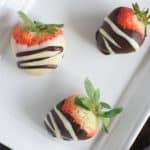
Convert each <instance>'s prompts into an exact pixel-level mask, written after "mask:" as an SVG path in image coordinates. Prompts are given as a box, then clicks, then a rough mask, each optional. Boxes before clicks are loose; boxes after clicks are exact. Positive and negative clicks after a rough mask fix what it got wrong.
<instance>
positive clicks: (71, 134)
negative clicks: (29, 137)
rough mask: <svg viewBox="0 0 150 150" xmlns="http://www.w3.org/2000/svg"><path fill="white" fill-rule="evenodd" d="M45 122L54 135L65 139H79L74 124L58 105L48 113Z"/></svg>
mask: <svg viewBox="0 0 150 150" xmlns="http://www.w3.org/2000/svg"><path fill="white" fill-rule="evenodd" d="M44 124H45V125H46V127H47V129H48V130H49V131H50V132H51V133H52V135H54V136H55V137H57V138H60V139H64V140H71V139H73V140H78V137H77V135H76V133H75V131H74V129H73V127H72V124H71V123H70V122H69V120H68V119H67V117H66V116H65V115H64V114H63V113H62V112H61V111H60V110H59V109H58V108H57V107H55V108H54V109H53V110H51V111H50V112H49V113H48V115H47V116H46V118H45V119H44Z"/></svg>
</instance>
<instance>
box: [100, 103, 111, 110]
mask: <svg viewBox="0 0 150 150" xmlns="http://www.w3.org/2000/svg"><path fill="white" fill-rule="evenodd" d="M100 105H101V107H102V108H106V109H111V106H110V105H109V104H107V103H105V102H100Z"/></svg>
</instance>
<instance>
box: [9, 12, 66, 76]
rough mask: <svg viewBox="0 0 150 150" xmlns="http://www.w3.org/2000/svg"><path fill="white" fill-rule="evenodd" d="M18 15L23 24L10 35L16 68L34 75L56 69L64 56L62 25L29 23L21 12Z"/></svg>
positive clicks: (17, 26)
mask: <svg viewBox="0 0 150 150" xmlns="http://www.w3.org/2000/svg"><path fill="white" fill-rule="evenodd" d="M19 15H20V17H21V18H22V20H23V23H19V24H17V25H16V26H15V27H14V28H13V31H12V35H11V46H12V49H13V52H14V54H15V57H16V61H17V65H18V67H19V68H20V69H23V70H25V71H26V72H28V73H31V74H35V75H38V74H44V73H47V72H48V71H49V70H50V69H55V68H57V66H58V65H59V63H60V62H61V60H62V57H63V55H64V33H63V25H62V24H43V23H41V22H38V21H31V20H30V19H29V18H28V17H27V16H26V15H25V14H24V13H23V12H19Z"/></svg>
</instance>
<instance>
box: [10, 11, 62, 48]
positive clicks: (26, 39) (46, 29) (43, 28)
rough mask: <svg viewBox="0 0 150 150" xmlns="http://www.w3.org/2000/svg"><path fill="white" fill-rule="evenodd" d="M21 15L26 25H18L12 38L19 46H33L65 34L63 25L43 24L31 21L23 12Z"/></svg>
mask: <svg viewBox="0 0 150 150" xmlns="http://www.w3.org/2000/svg"><path fill="white" fill-rule="evenodd" d="M19 15H20V17H21V18H22V19H23V21H24V23H20V24H17V25H16V26H15V27H14V29H13V31H12V36H13V38H14V39H15V41H16V43H18V44H25V45H28V46H33V45H36V44H41V43H42V42H45V41H47V40H49V39H53V38H55V37H57V36H59V35H62V34H63V31H62V29H61V27H63V25H62V24H60V25H59V24H43V23H41V22H38V21H31V20H30V19H29V18H28V17H27V16H26V15H25V14H24V13H23V12H19Z"/></svg>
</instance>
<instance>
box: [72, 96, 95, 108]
mask: <svg viewBox="0 0 150 150" xmlns="http://www.w3.org/2000/svg"><path fill="white" fill-rule="evenodd" d="M74 103H75V104H76V105H78V106H80V107H82V108H85V109H86V110H90V109H91V108H92V103H91V100H89V99H87V98H86V97H78V96H77V97H76V98H75V100H74Z"/></svg>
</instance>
